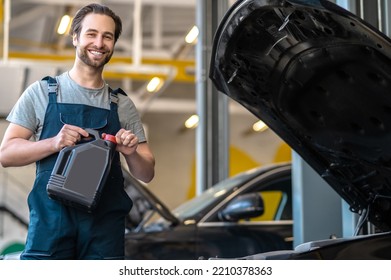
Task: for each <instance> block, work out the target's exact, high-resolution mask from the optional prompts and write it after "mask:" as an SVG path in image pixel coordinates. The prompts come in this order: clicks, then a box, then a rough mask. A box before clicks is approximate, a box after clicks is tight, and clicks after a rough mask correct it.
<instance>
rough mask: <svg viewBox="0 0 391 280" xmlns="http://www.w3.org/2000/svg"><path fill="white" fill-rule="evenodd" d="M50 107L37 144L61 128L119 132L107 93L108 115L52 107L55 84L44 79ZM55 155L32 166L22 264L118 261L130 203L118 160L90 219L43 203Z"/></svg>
mask: <svg viewBox="0 0 391 280" xmlns="http://www.w3.org/2000/svg"><path fill="white" fill-rule="evenodd" d="M48 79H49V80H48V87H49V104H48V107H47V109H46V114H45V121H44V125H43V130H42V134H41V137H40V139H46V138H50V137H53V136H55V135H57V133H58V132H59V131H60V130H61V128H62V127H63V125H64V124H72V125H76V126H79V127H82V128H92V129H96V130H98V131H99V133H100V135H101V133H103V132H105V133H108V134H113V135H115V134H116V133H117V132H118V130H119V129H120V126H121V125H120V121H119V117H118V112H117V102H118V95H117V94H118V93H117V92H116V91H110V92H111V94H110V100H111V102H110V110H107V109H102V108H97V107H93V106H89V105H83V104H68V103H58V102H57V91H56V89H57V84H56V81H55V79H53V78H51V77H49V78H48ZM57 156H58V153H57V154H54V155H51V156H49V157H47V158H45V159H42V160H40V161H38V162H37V170H36V179H35V182H34V186H33V189H32V190H31V192H30V194H29V197H28V205H29V209H30V224H29V229H28V235H27V241H26V246H25V250H24V252H23V253H22V255H21V259H60V260H65V259H123V258H124V234H125V216H126V215H127V214H128V213H129V211H130V209H131V207H132V204H133V203H132V201H131V199H130V198H129V197H128V195H127V194H126V192H125V190H124V182H123V176H122V169H121V164H120V159H119V154H118V152H116V155H115V157H114V160H113V163H112V168H111V170H110V174H109V176H108V179H107V183H106V185H105V186H104V188H103V191H102V195H101V198H100V201H99V204H98V206H97V208H96V209H95V210H94V212H93V213H88V212H84V211H83V210H78V209H76V208H72V207H67V206H64V205H62V204H61V202H57V201H55V200H52V199H50V198H49V197H48V194H47V192H46V187H47V183H48V180H49V177H50V175H51V172H52V169H53V167H54V164H55V161H56V158H57Z"/></svg>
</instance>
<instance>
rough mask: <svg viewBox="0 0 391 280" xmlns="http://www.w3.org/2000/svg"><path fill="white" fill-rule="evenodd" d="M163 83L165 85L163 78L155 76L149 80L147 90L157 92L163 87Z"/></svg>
mask: <svg viewBox="0 0 391 280" xmlns="http://www.w3.org/2000/svg"><path fill="white" fill-rule="evenodd" d="M162 85H163V80H162V79H160V78H159V77H154V78H152V79H151V80H150V81H149V83H148V85H147V91H148V92H156V91H158V90H159V89H160V88H161V86H162Z"/></svg>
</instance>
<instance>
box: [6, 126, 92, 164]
mask: <svg viewBox="0 0 391 280" xmlns="http://www.w3.org/2000/svg"><path fill="white" fill-rule="evenodd" d="M32 135H33V132H32V131H31V130H29V129H27V128H25V127H23V126H20V125H17V124H13V123H10V124H9V126H8V128H7V129H6V131H5V134H4V138H3V141H2V143H1V146H0V164H1V165H2V166H3V167H10V166H24V165H28V164H31V163H34V162H36V161H38V160H41V159H43V158H45V157H47V156H50V155H51V154H54V153H57V152H59V151H60V150H61V149H62V148H64V147H66V146H72V145H75V143H76V142H78V141H79V140H80V138H81V135H83V136H85V137H87V136H88V132H86V131H85V130H84V129H82V128H80V127H77V126H72V125H64V126H63V127H62V129H61V131H60V132H59V133H58V134H57V135H56V136H55V137H52V138H48V139H44V140H40V141H36V142H35V141H30V138H31V136H32Z"/></svg>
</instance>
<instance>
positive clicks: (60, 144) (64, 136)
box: [52, 124, 89, 151]
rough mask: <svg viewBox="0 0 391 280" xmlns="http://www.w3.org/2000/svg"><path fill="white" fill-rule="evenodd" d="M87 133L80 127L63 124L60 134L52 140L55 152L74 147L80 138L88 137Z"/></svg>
mask: <svg viewBox="0 0 391 280" xmlns="http://www.w3.org/2000/svg"><path fill="white" fill-rule="evenodd" d="M88 135H89V133H88V132H87V131H85V130H84V129H82V128H81V127H78V126H74V125H70V124H65V125H64V126H63V127H62V128H61V130H60V132H59V133H58V134H57V135H56V136H55V137H54V138H53V139H52V140H53V142H52V143H53V146H54V149H55V150H56V151H60V150H61V149H62V148H64V147H68V146H74V145H75V144H76V143H77V142H79V141H80V139H81V137H88Z"/></svg>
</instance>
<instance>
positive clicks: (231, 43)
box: [210, 0, 391, 231]
mask: <svg viewBox="0 0 391 280" xmlns="http://www.w3.org/2000/svg"><path fill="white" fill-rule="evenodd" d="M390 57H391V41H390V39H389V38H388V37H387V36H385V35H384V34H382V33H381V32H379V31H378V30H377V29H375V28H373V27H372V26H370V25H369V24H368V23H366V22H364V21H363V20H361V19H360V18H358V17H356V16H355V15H353V14H352V13H350V12H348V11H346V10H344V9H342V8H341V7H339V6H337V5H335V4H333V3H331V2H328V1H321V0H312V1H299V0H296V1H273V0H269V1H267V0H258V1H254V0H244V1H238V2H236V3H235V4H234V5H233V6H232V7H231V8H230V9H229V11H228V12H227V14H226V15H225V17H224V18H223V19H222V21H221V22H220V25H219V28H218V30H217V32H216V34H215V38H214V45H213V50H212V58H211V69H210V78H211V80H212V81H213V82H214V84H215V86H216V87H217V89H218V90H219V91H221V92H223V93H225V94H226V95H228V96H230V97H231V98H232V99H234V100H236V101H237V102H238V103H240V104H242V105H243V106H244V107H246V108H247V109H248V110H249V111H250V112H252V113H253V114H254V115H256V116H257V117H259V118H260V119H262V120H263V121H264V122H265V123H266V124H267V125H268V126H269V127H270V128H271V129H272V130H273V131H274V132H275V133H276V134H277V135H279V136H280V137H281V138H282V139H283V140H284V141H285V142H286V143H287V144H289V145H290V146H291V147H292V149H294V150H295V151H296V152H297V153H298V154H299V155H300V156H301V157H302V158H303V159H304V160H305V161H306V162H307V163H308V164H310V165H311V166H312V167H313V168H314V170H315V171H316V172H317V173H319V174H320V175H321V177H322V178H323V179H325V180H326V181H327V182H328V183H329V184H330V186H331V187H332V188H333V189H334V190H335V191H336V192H337V193H338V194H339V195H340V196H341V197H342V198H343V199H344V200H345V201H346V202H347V203H349V205H350V207H351V210H352V211H353V212H357V213H359V214H362V212H366V213H367V214H368V215H369V216H368V218H369V220H370V221H371V222H372V223H373V224H374V225H376V226H377V227H378V228H379V229H380V230H384V231H386V230H390V229H391V203H390V197H391V196H390V195H391V60H390ZM369 210H370V211H369Z"/></svg>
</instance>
